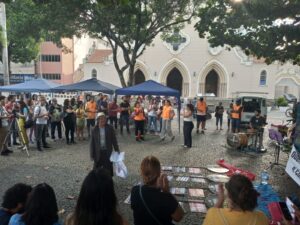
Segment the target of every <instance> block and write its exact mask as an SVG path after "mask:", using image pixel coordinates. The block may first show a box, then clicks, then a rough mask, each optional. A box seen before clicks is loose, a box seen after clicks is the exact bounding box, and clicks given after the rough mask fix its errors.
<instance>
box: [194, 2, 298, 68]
mask: <svg viewBox="0 0 300 225" xmlns="http://www.w3.org/2000/svg"><path fill="white" fill-rule="evenodd" d="M299 12H300V1H299V0H244V1H236V0H207V1H206V3H205V4H203V5H202V6H201V7H200V9H199V11H198V16H199V18H200V20H199V22H198V23H197V24H196V25H195V28H196V29H197V30H198V32H199V35H200V37H201V38H204V37H206V38H207V39H208V41H209V43H210V44H211V45H212V46H213V47H216V46H220V45H221V46H223V45H225V44H226V45H229V46H231V47H234V46H240V47H241V48H242V49H243V50H244V51H245V53H246V54H247V55H249V54H251V55H254V56H256V57H258V58H265V60H266V63H268V64H269V63H272V62H274V61H276V60H278V61H280V62H286V61H292V62H293V63H294V64H298V65H300V16H299Z"/></svg>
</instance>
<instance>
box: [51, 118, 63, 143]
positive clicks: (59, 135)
mask: <svg viewBox="0 0 300 225" xmlns="http://www.w3.org/2000/svg"><path fill="white" fill-rule="evenodd" d="M56 127H57V133H58V138H62V135H61V122H60V121H55V122H51V138H52V139H55V128H56Z"/></svg>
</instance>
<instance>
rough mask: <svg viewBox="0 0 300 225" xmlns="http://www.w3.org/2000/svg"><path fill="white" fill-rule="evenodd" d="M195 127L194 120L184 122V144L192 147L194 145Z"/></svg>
mask: <svg viewBox="0 0 300 225" xmlns="http://www.w3.org/2000/svg"><path fill="white" fill-rule="evenodd" d="M193 129H194V124H193V122H192V121H184V122H183V136H184V145H186V146H187V147H189V148H191V147H192V130H193Z"/></svg>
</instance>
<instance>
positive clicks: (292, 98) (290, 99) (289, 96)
mask: <svg viewBox="0 0 300 225" xmlns="http://www.w3.org/2000/svg"><path fill="white" fill-rule="evenodd" d="M283 97H284V98H285V100H287V102H288V103H290V102H297V98H296V96H295V95H292V94H287V93H286V94H284V95H283Z"/></svg>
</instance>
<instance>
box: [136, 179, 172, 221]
mask: <svg viewBox="0 0 300 225" xmlns="http://www.w3.org/2000/svg"><path fill="white" fill-rule="evenodd" d="M139 189H140V186H139V185H137V186H135V187H133V188H132V190H131V208H132V210H133V217H134V224H135V225H158V224H157V222H156V221H155V220H154V219H153V217H152V216H151V215H150V214H149V212H148V211H147V209H146V208H145V206H144V204H143V202H142V200H141V197H140V193H139ZM142 195H143V198H144V201H145V202H146V204H147V206H148V208H149V209H150V211H151V212H152V214H153V215H154V216H155V217H156V219H157V220H158V221H159V222H160V223H161V224H163V225H173V223H172V217H171V215H172V214H173V213H174V212H175V210H176V209H177V207H178V202H177V200H176V199H175V197H174V196H173V195H172V194H170V193H165V192H162V191H161V190H160V189H158V188H154V187H149V186H146V185H145V186H143V187H142Z"/></svg>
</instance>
